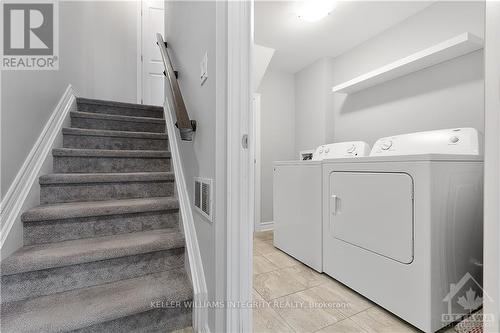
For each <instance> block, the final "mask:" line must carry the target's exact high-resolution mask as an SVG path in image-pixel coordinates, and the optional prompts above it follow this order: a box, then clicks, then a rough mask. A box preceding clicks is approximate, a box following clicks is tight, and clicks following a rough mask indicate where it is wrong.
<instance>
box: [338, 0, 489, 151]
mask: <svg viewBox="0 0 500 333" xmlns="http://www.w3.org/2000/svg"><path fill="white" fill-rule="evenodd" d="M463 32H471V33H473V34H475V35H477V36H479V37H483V36H484V3H482V2H440V3H436V4H434V5H432V6H430V7H428V8H427V9H425V10H424V11H422V12H420V13H418V14H417V15H415V16H412V17H410V18H409V19H407V20H406V21H403V22H402V23H400V24H398V25H396V26H394V27H392V28H390V29H389V30H387V31H385V32H384V33H382V34H380V35H378V36H377V37H375V38H373V39H371V40H369V41H367V42H365V43H363V44H361V45H359V46H357V47H356V48H354V49H352V50H351V51H349V52H346V53H344V54H342V55H341V56H339V57H337V58H335V59H334V61H333V77H334V83H335V84H338V83H341V82H343V81H346V80H349V79H351V78H354V77H356V76H357V75H359V74H362V73H364V72H367V71H370V70H372V69H374V68H377V67H378V66H381V65H384V64H386V63H389V62H391V61H393V60H395V59H397V58H400V57H403V56H406V55H409V54H411V53H413V52H415V51H418V50H421V49H424V48H427V47H429V46H432V45H434V44H436V43H439V42H441V41H444V40H446V39H448V38H451V37H454V36H456V35H458V34H460V33H463ZM483 70H484V69H483V53H482V51H477V52H474V53H472V54H469V55H466V56H462V57H460V58H456V59H454V60H451V61H448V62H445V63H442V64H439V65H436V66H433V67H431V68H428V69H425V70H422V71H419V72H416V73H413V74H410V75H407V76H405V77H402V78H399V79H395V80H392V81H389V82H387V83H384V84H381V85H379V86H376V87H373V88H370V89H366V90H363V91H360V92H358V93H355V94H350V95H345V94H334V108H333V113H334V121H333V137H334V140H335V141H347V140H365V141H367V142H368V143H370V144H373V143H374V141H375V140H376V139H377V138H380V137H384V136H389V135H394V134H401V133H407V132H414V131H423V130H432V129H439V128H450V127H466V126H470V127H475V128H477V129H478V130H480V131H483V129H484V115H483V110H484V101H483V99H484V84H483Z"/></svg>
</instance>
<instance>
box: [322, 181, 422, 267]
mask: <svg viewBox="0 0 500 333" xmlns="http://www.w3.org/2000/svg"><path fill="white" fill-rule="evenodd" d="M330 195H331V199H330V208H329V209H330V225H329V232H330V233H331V234H332V235H333V237H335V238H336V239H339V240H341V241H343V242H346V243H348V244H350V245H352V246H357V247H359V248H362V249H364V250H367V251H371V252H374V253H377V254H379V255H382V256H385V257H387V258H390V259H393V260H396V261H399V262H401V263H405V264H409V263H411V262H412V261H413V179H412V178H411V177H410V175H408V174H406V173H385V172H333V173H331V174H330ZM325 255H328V254H325Z"/></svg>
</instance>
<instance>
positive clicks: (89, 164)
mask: <svg viewBox="0 0 500 333" xmlns="http://www.w3.org/2000/svg"><path fill="white" fill-rule="evenodd" d="M151 171H159V172H162V171H163V172H167V171H170V158H144V157H93V156H90V157H87V156H54V172H55V173H71V172H77V173H93V172H98V173H99V172H100V173H102V172H151Z"/></svg>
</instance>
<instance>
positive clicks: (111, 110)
mask: <svg viewBox="0 0 500 333" xmlns="http://www.w3.org/2000/svg"><path fill="white" fill-rule="evenodd" d="M78 111H81V112H91V113H100V114H116V115H121V116H132V117H148V118H163V111H162V110H158V111H156V110H141V109H135V108H126V107H115V106H108V105H97V104H85V103H78Z"/></svg>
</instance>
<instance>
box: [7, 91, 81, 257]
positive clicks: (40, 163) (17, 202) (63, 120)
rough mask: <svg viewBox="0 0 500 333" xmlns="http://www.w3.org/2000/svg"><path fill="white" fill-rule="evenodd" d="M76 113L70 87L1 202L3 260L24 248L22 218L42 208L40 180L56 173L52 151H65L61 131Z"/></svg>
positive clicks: (73, 94)
mask: <svg viewBox="0 0 500 333" xmlns="http://www.w3.org/2000/svg"><path fill="white" fill-rule="evenodd" d="M73 109H76V95H75V92H74V90H73V87H72V86H71V85H69V86H68V87H67V89H66V91H65V92H64V94H63V96H62V97H61V99H60V100H59V103H58V104H57V106H56V108H55V109H54V111H53V112H52V115H51V116H50V118H49V120H48V121H47V123H46V124H45V127H44V128H43V130H42V132H41V133H40V136H39V137H38V139H37V140H36V142H35V144H34V145H33V148H32V149H31V151H30V152H29V154H28V156H27V157H26V159H25V160H24V163H23V165H22V166H21V169H19V172H18V173H17V175H16V177H15V178H14V181H13V182H12V184H11V185H10V187H9V189H8V190H7V193H6V194H5V197H4V198H3V199H2V201H1V202H0V215H1V217H0V219H1V223H0V225H1V230H0V234H1V236H0V248H1V251H0V252H1V259H3V258H5V257H7V256H9V255H10V254H11V253H12V252H14V251H15V250H17V249H18V248H20V247H21V246H22V245H23V225H22V222H21V214H22V213H23V212H24V211H26V210H28V209H30V208H32V207H34V206H37V205H39V204H40V185H39V184H38V177H40V175H42V174H47V173H50V172H52V154H51V151H52V148H54V147H60V146H61V147H62V133H61V129H62V127H63V126H65V125H69V122H70V119H69V113H70V111H71V110H73Z"/></svg>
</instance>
